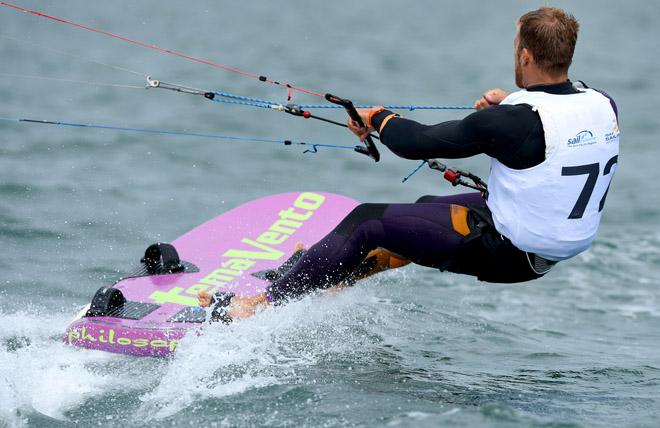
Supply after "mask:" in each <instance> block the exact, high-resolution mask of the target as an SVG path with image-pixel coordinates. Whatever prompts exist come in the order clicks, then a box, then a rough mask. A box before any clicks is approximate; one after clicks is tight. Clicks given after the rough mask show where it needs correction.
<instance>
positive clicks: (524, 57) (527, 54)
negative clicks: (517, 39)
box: [520, 48, 534, 65]
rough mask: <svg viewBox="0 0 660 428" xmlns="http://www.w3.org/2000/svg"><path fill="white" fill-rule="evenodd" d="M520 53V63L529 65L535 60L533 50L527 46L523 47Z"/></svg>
mask: <svg viewBox="0 0 660 428" xmlns="http://www.w3.org/2000/svg"><path fill="white" fill-rule="evenodd" d="M520 55H521V58H520V63H521V64H522V65H529V63H530V62H532V61H534V54H532V51H530V50H529V49H527V48H522V50H521V51H520Z"/></svg>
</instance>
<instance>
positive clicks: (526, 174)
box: [487, 89, 619, 260]
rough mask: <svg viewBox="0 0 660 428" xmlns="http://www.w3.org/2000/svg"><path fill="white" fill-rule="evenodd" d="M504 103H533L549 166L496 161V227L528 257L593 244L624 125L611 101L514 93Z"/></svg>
mask: <svg viewBox="0 0 660 428" xmlns="http://www.w3.org/2000/svg"><path fill="white" fill-rule="evenodd" d="M501 104H529V105H531V106H532V107H533V109H534V110H536V111H538V113H539V116H540V118H541V122H542V124H543V130H544V134H545V145H546V151H545V161H544V162H543V163H541V164H539V165H536V166H534V167H532V168H527V169H511V168H508V167H506V166H505V165H503V164H502V163H501V162H499V161H498V160H497V159H494V158H493V159H492V162H491V171H490V178H489V180H488V192H489V197H488V201H487V204H488V208H490V210H491V212H492V213H493V221H494V223H495V228H496V229H497V231H498V232H499V233H501V234H502V235H504V236H506V237H507V238H509V239H510V240H511V242H512V243H513V244H514V245H515V246H516V247H518V248H519V249H521V250H523V251H527V252H529V253H535V254H538V255H539V256H541V257H544V258H546V259H549V260H562V259H567V258H569V257H572V256H574V255H576V254H578V253H580V252H582V251H584V250H586V249H587V248H589V246H590V245H591V242H592V241H593V240H594V238H595V237H596V232H597V230H598V224H599V223H600V216H601V211H602V209H603V204H604V203H605V196H606V195H607V190H608V188H609V184H610V181H611V179H612V176H613V175H614V171H615V169H616V163H617V155H618V153H619V127H618V123H617V119H616V116H615V114H614V110H613V109H612V106H611V104H610V101H609V99H607V97H605V96H604V95H602V94H600V93H599V92H596V91H594V90H592V89H586V90H584V91H581V92H580V93H577V94H570V95H552V94H548V93H545V92H528V91H525V90H522V91H518V92H514V93H512V94H510V95H509V96H508V97H506V98H505V99H504V100H503V101H502V103H501Z"/></svg>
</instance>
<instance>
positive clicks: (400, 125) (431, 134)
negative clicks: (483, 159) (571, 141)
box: [371, 105, 545, 169]
mask: <svg viewBox="0 0 660 428" xmlns="http://www.w3.org/2000/svg"><path fill="white" fill-rule="evenodd" d="M391 114H392V112H390V111H388V110H384V111H382V112H380V113H378V114H376V115H374V116H373V117H372V118H371V124H372V126H373V128H374V129H376V130H380V137H381V142H382V143H383V144H384V145H385V146H387V147H388V148H389V149H390V150H391V151H392V152H393V153H395V154H396V155H398V156H400V157H403V158H406V159H431V158H446V159H456V158H466V157H470V156H474V155H477V154H481V153H484V154H487V155H488V156H491V157H494V158H497V159H498V160H499V161H500V162H502V163H504V164H505V165H507V166H509V167H511V168H517V169H522V168H529V167H531V166H534V165H537V164H539V163H541V162H543V159H544V158H545V140H544V138H543V126H542V124H541V120H540V118H539V116H538V114H537V113H536V112H534V111H532V109H531V108H530V107H529V106H527V105H501V106H491V107H488V108H484V109H482V110H479V111H477V112H475V113H472V114H470V115H468V116H467V117H465V118H464V119H462V120H451V121H448V122H442V123H439V124H437V125H422V124H420V123H418V122H415V121H413V120H409V119H404V118H400V117H392V118H390V119H389V120H388V121H387V123H386V124H385V126H383V127H382V129H381V125H382V122H383V121H384V120H385V119H386V118H387V117H388V116H390V115H391Z"/></svg>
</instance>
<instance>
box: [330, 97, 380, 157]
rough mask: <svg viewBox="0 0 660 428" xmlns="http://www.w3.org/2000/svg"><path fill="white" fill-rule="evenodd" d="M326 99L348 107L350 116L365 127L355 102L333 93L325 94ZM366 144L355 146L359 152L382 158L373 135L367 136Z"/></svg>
mask: <svg viewBox="0 0 660 428" xmlns="http://www.w3.org/2000/svg"><path fill="white" fill-rule="evenodd" d="M325 99H326V100H328V101H330V102H331V103H333V104H338V105H340V106H342V107H344V108H345V109H346V112H347V113H348V116H349V117H350V118H351V119H353V121H355V122H356V123H357V124H358V125H360V126H361V127H363V128H364V122H362V118H361V117H360V115H359V114H358V112H357V110H355V106H354V105H353V102H352V101H351V100H347V99H344V98H339V97H336V96H334V95H331V94H325ZM364 144H365V145H366V146H367V147H362V146H357V147H355V151H356V152H358V153H362V154H363V155H367V156H369V157H370V158H372V159H373V160H375V161H376V162H378V161H379V160H380V153H379V152H378V148H377V147H376V145H375V144H374V141H373V139H372V138H371V136H367V138H366V139H365V140H364Z"/></svg>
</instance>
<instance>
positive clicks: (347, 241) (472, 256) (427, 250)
mask: <svg viewBox="0 0 660 428" xmlns="http://www.w3.org/2000/svg"><path fill="white" fill-rule="evenodd" d="M527 90H528V91H543V92H547V93H550V94H558V95H562V94H575V93H577V92H578V90H577V89H575V87H574V84H573V83H572V82H570V81H568V82H565V83H561V84H553V85H538V86H534V87H529V88H527ZM605 95H606V96H607V94H605ZM608 98H610V97H609V96H608ZM610 101H611V103H612V108H613V109H614V111H615V113H616V112H617V108H616V105H615V104H614V101H613V100H612V99H611V98H610ZM391 113H392V112H390V111H387V110H386V111H383V112H381V113H378V114H377V115H375V116H374V117H373V118H372V123H373V125H374V127H375V128H376V129H379V128H380V125H381V123H382V121H383V120H384V119H385V118H386V117H387V116H389V115H390V114H391ZM380 138H381V142H382V143H383V144H384V145H385V146H387V147H388V148H389V149H390V150H391V151H392V152H393V153H395V154H397V155H398V156H401V157H403V158H407V159H432V158H465V157H470V156H474V155H477V154H486V155H488V156H491V157H493V158H496V159H497V160H499V161H500V162H501V163H503V164H504V165H506V166H507V167H509V168H513V169H526V168H531V167H533V166H536V165H538V164H540V163H542V162H543V161H544V159H545V138H544V133H543V125H542V123H541V119H540V117H539V115H538V113H537V112H535V111H533V110H532V108H531V106H529V105H526V104H521V105H499V106H492V107H489V108H486V109H483V110H479V111H477V112H475V113H472V114H470V115H468V116H467V117H465V118H464V119H462V120H452V121H448V122H443V123H439V124H437V125H430V126H426V125H422V124H420V123H418V122H415V121H412V120H408V119H404V118H398V117H397V118H393V119H391V120H390V121H389V122H388V123H387V124H386V126H385V127H384V129H383V132H382V134H381V135H380ZM452 204H455V205H461V206H469V207H470V212H469V214H468V218H467V222H468V225H469V229H470V230H471V231H472V233H471V234H470V235H469V236H467V237H465V236H463V235H462V234H459V233H458V232H457V231H455V230H454V228H453V226H452V220H451V215H450V206H451V205H452ZM489 217H490V213H489V211H488V208H487V207H486V204H485V201H484V200H483V198H481V196H480V194H479V193H469V194H462V195H453V196H444V197H436V196H425V197H422V198H420V199H419V200H418V201H417V202H416V203H412V204H362V205H359V206H358V207H356V208H355V209H354V210H353V211H352V212H351V213H350V214H349V215H348V216H347V217H346V218H345V219H344V220H343V221H342V222H341V223H340V224H339V225H338V226H337V227H336V228H335V229H334V230H333V231H332V232H331V233H330V234H328V235H327V236H326V237H325V238H323V239H322V240H321V241H319V242H318V243H316V244H315V245H313V246H312V247H311V248H310V249H309V250H308V251H307V253H306V254H305V255H304V256H303V257H302V258H301V259H300V260H299V261H298V263H296V264H295V265H294V266H293V268H292V269H291V270H290V271H289V272H288V273H287V274H286V275H284V276H283V277H281V278H280V279H278V280H277V281H275V282H274V283H273V284H272V286H271V287H270V288H269V290H268V295H269V298H270V299H271V300H273V301H275V302H277V301H281V300H285V299H289V298H294V297H299V296H301V295H304V294H306V293H308V292H310V291H313V290H316V289H320V288H326V287H329V286H331V285H334V284H337V283H338V282H340V281H342V280H343V279H345V278H346V277H348V276H349V275H350V274H351V272H353V270H354V269H356V268H357V267H358V265H359V264H360V263H361V262H362V260H363V259H364V257H365V256H366V255H367V253H368V252H369V251H370V250H373V249H375V248H377V247H382V248H385V249H387V250H389V251H391V252H394V253H396V254H398V255H400V256H402V257H405V258H407V259H409V260H411V261H412V262H414V263H417V264H420V265H424V266H429V267H434V268H438V269H441V270H449V271H451V272H456V273H464V274H469V275H474V276H476V277H478V278H479V279H481V280H484V281H489V282H521V281H528V280H531V279H535V278H538V277H540V276H542V275H541V274H539V273H537V272H538V271H535V269H533V268H532V266H531V265H532V264H533V261H532V260H534V259H533V257H535V256H534V255H531V257H532V258H531V259H530V255H528V254H527V253H525V252H523V251H521V250H519V249H517V248H516V247H515V246H514V245H513V244H512V243H511V242H510V241H509V240H508V239H507V238H506V237H504V236H502V235H500V234H499V233H498V232H497V231H496V230H495V227H494V226H493V225H492V220H490V218H489Z"/></svg>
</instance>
